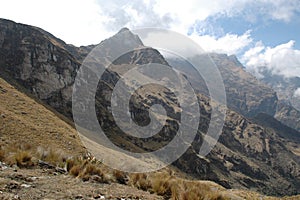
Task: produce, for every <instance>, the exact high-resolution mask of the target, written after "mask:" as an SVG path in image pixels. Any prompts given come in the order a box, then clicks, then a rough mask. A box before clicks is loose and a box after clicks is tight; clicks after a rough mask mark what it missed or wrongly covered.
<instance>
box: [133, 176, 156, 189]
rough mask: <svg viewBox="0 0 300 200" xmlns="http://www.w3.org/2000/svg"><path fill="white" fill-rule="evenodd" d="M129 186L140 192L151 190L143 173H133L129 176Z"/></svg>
mask: <svg viewBox="0 0 300 200" xmlns="http://www.w3.org/2000/svg"><path fill="white" fill-rule="evenodd" d="M129 179H130V180H129V184H130V185H131V186H134V187H136V188H138V189H141V190H145V191H147V190H149V189H150V188H151V182H150V180H149V179H148V175H147V174H145V173H134V174H131V175H130V176H129Z"/></svg>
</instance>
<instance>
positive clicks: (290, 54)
mask: <svg viewBox="0 0 300 200" xmlns="http://www.w3.org/2000/svg"><path fill="white" fill-rule="evenodd" d="M294 44H295V42H294V41H292V40H291V41H289V42H288V43H285V44H280V45H278V46H276V47H274V48H272V47H266V46H264V45H263V43H262V42H259V43H257V44H256V46H255V47H253V48H251V49H249V50H248V51H246V52H245V54H244V55H243V58H242V61H243V62H244V63H245V65H246V67H247V69H248V70H249V71H251V72H254V73H255V74H257V75H260V73H261V72H262V71H263V70H269V71H270V72H271V73H272V74H276V75H283V76H285V77H287V78H289V77H300V50H297V49H294Z"/></svg>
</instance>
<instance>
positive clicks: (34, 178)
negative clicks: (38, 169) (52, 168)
mask: <svg viewBox="0 0 300 200" xmlns="http://www.w3.org/2000/svg"><path fill="white" fill-rule="evenodd" d="M37 179H38V177H35V176H33V177H28V178H26V181H27V182H34V181H36V180H37Z"/></svg>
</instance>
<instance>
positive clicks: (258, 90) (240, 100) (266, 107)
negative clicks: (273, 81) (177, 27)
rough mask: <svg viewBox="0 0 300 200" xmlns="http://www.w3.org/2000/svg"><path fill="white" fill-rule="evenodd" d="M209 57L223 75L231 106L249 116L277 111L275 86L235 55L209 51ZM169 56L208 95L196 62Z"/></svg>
mask: <svg viewBox="0 0 300 200" xmlns="http://www.w3.org/2000/svg"><path fill="white" fill-rule="evenodd" d="M210 57H211V59H212V61H213V62H214V63H215V64H216V66H217V67H218V69H219V71H220V73H221V76H222V77H223V81H224V86H225V90H226V96H227V106H228V107H229V108H230V109H231V110H234V111H236V112H238V113H240V114H242V115H244V116H245V117H249V118H251V117H254V116H255V115H257V114H258V113H266V114H268V115H271V116H274V115H275V113H276V107H277V101H278V98H277V95H276V92H275V91H274V90H273V89H271V88H270V87H268V86H267V85H265V84H264V83H262V82H261V81H259V80H257V79H256V78H255V76H253V75H251V74H249V73H248V72H246V71H245V70H244V69H243V66H242V64H241V63H240V62H239V61H238V60H237V58H236V57H235V56H227V55H225V54H210ZM167 60H168V62H169V63H170V64H171V65H172V66H173V67H175V68H176V69H178V70H179V71H181V72H182V73H183V74H186V75H187V77H188V78H189V80H190V81H191V83H192V84H193V85H194V86H195V88H197V89H198V91H199V92H200V93H202V94H206V95H209V94H208V91H207V87H206V85H205V82H204V80H203V78H202V77H199V75H198V73H195V69H194V68H193V66H191V65H190V64H189V63H188V62H186V61H184V60H182V59H179V58H176V59H175V58H172V57H170V58H167Z"/></svg>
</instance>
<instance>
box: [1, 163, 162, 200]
mask: <svg viewBox="0 0 300 200" xmlns="http://www.w3.org/2000/svg"><path fill="white" fill-rule="evenodd" d="M0 199H20V200H23V199H25V200H27V199H28V200H29V199H30V200H31V199H44V200H46V199H47V200H50V199H102V200H105V199H119V200H121V199H122V200H123V199H124V200H127V199H149V200H150V199H151V200H154V199H163V198H162V197H161V196H157V195H154V194H150V193H149V192H145V191H142V190H138V189H136V188H134V187H130V186H125V185H121V184H117V183H111V184H101V183H97V182H93V181H87V182H83V181H82V180H81V179H78V178H74V177H72V176H70V175H65V174H61V173H58V172H56V171H55V170H50V169H40V168H37V169H19V168H12V167H8V166H6V165H4V164H3V163H1V164H0Z"/></svg>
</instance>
